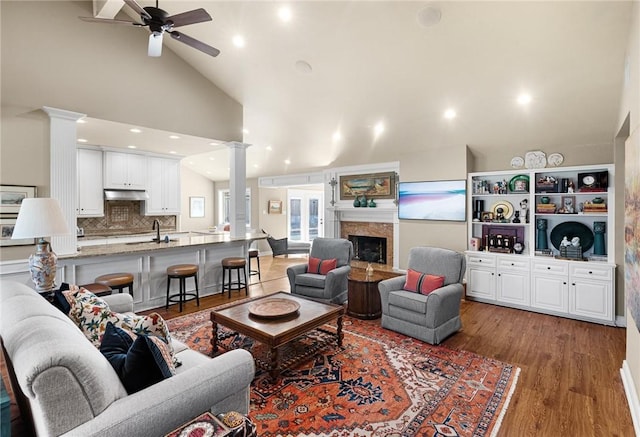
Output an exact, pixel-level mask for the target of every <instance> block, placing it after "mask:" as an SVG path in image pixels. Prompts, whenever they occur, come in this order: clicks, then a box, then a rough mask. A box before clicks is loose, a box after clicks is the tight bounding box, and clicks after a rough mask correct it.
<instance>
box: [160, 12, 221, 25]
mask: <svg viewBox="0 0 640 437" xmlns="http://www.w3.org/2000/svg"><path fill="white" fill-rule="evenodd" d="M166 21H167V22H169V21H170V22H172V23H173V27H180V26H186V25H187V24H195V23H203V22H205V21H211V15H209V14H208V13H207V11H205V10H204V9H202V8H200V9H194V10H193V11H187V12H182V13H181V14H176V15H172V16H170V17H168V18H167V20H166Z"/></svg>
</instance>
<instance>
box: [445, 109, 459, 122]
mask: <svg viewBox="0 0 640 437" xmlns="http://www.w3.org/2000/svg"><path fill="white" fill-rule="evenodd" d="M456 115H458V114H456V110H455V109H447V110H446V111H444V118H447V119H449V120H451V119H453V118H456Z"/></svg>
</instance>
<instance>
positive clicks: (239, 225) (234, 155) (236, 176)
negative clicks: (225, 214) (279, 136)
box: [227, 141, 251, 237]
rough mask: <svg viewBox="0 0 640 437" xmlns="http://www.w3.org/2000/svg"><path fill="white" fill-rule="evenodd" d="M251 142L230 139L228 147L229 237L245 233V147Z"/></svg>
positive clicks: (242, 235) (241, 235)
mask: <svg viewBox="0 0 640 437" xmlns="http://www.w3.org/2000/svg"><path fill="white" fill-rule="evenodd" d="M249 146H251V144H245V143H239V142H236V141H231V142H229V143H227V147H229V152H230V153H229V196H230V197H231V199H230V200H231V202H230V203H231V205H230V206H231V211H230V212H229V215H230V217H229V222H230V225H231V237H244V236H245V234H246V233H247V204H246V202H245V197H246V192H247V148H248V147H249Z"/></svg>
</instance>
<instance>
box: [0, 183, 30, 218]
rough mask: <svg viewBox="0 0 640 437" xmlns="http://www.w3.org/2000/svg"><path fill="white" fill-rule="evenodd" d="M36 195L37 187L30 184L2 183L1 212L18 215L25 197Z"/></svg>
mask: <svg viewBox="0 0 640 437" xmlns="http://www.w3.org/2000/svg"><path fill="white" fill-rule="evenodd" d="M30 197H36V187H34V186H30V185H0V213H2V214H12V215H14V214H15V215H16V216H17V215H18V213H19V212H20V205H21V204H22V201H23V200H24V199H27V198H30Z"/></svg>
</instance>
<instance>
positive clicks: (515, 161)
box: [511, 156, 524, 168]
mask: <svg viewBox="0 0 640 437" xmlns="http://www.w3.org/2000/svg"><path fill="white" fill-rule="evenodd" d="M523 165H524V159H523V158H522V156H514V157H513V158H511V168H522V166H523Z"/></svg>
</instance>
